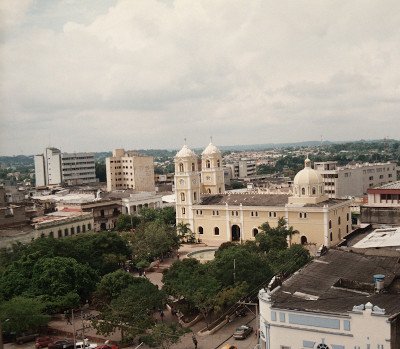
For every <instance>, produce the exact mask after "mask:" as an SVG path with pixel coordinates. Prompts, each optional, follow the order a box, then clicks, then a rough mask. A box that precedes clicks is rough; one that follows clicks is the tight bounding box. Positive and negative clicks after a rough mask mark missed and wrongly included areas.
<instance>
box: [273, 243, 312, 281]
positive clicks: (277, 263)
mask: <svg viewBox="0 0 400 349" xmlns="http://www.w3.org/2000/svg"><path fill="white" fill-rule="evenodd" d="M267 257H268V260H269V261H270V264H271V267H272V269H273V270H274V274H281V275H284V276H287V275H290V274H292V273H294V272H295V271H297V270H299V269H300V268H301V267H303V266H304V265H306V264H307V263H308V262H309V261H310V260H311V256H310V252H309V251H308V250H307V249H306V248H304V246H302V245H298V244H294V245H292V246H290V247H289V248H288V249H285V250H271V251H270V252H269V253H268V255H267Z"/></svg>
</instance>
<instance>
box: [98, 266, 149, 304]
mask: <svg viewBox="0 0 400 349" xmlns="http://www.w3.org/2000/svg"><path fill="white" fill-rule="evenodd" d="M137 279H138V278H135V277H134V276H133V275H131V274H129V273H127V272H125V271H123V270H121V269H120V270H117V271H114V272H112V273H109V274H106V275H104V276H103V277H102V278H101V280H100V282H99V283H98V284H97V287H96V291H95V292H94V295H93V297H94V299H95V302H96V303H98V304H99V305H100V306H103V305H105V304H109V303H110V302H111V301H112V300H113V299H116V298H118V296H119V295H120V294H121V292H122V291H123V290H124V289H126V288H127V287H129V286H130V285H133V284H135V283H136V282H137ZM140 280H142V279H140Z"/></svg>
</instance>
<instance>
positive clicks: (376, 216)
mask: <svg viewBox="0 0 400 349" xmlns="http://www.w3.org/2000/svg"><path fill="white" fill-rule="evenodd" d="M367 193H368V202H367V203H365V204H363V205H361V207H360V213H361V216H360V221H361V222H363V223H372V224H389V225H398V226H400V181H396V182H393V183H388V184H384V185H382V186H379V187H376V188H370V189H368V190H367Z"/></svg>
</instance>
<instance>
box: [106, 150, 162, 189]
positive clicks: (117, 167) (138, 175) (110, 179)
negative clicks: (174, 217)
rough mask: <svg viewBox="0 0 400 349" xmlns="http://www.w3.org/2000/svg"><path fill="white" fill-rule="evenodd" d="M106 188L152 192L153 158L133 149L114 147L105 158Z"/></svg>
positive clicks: (153, 187)
mask: <svg viewBox="0 0 400 349" xmlns="http://www.w3.org/2000/svg"><path fill="white" fill-rule="evenodd" d="M106 171H107V190H108V191H112V190H124V189H133V190H135V191H146V192H154V191H155V184H154V160H153V157H151V156H143V155H140V154H138V153H137V152H135V151H125V150H124V149H115V150H114V151H113V154H112V156H111V157H109V158H106Z"/></svg>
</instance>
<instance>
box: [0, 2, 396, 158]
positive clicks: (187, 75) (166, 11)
mask: <svg viewBox="0 0 400 349" xmlns="http://www.w3.org/2000/svg"><path fill="white" fill-rule="evenodd" d="M399 23H400V2H399V1H398V0H385V1H381V0H377V1H369V0H358V1H356V0H337V1H321V0H315V1H307V0H303V1H295V0H292V1H285V0H282V1H281V0H279V1H276V0H275V1H268V0H241V1H236V0H198V1H193V0H96V1H93V0H1V1H0V155H17V154H27V155H28V154H37V153H42V152H43V151H44V148H45V147H48V146H54V147H58V148H60V149H61V150H62V151H65V152H72V151H110V150H112V149H114V148H120V147H122V148H125V149H148V148H155V149H160V148H172V149H177V148H180V147H181V146H182V145H183V144H184V142H185V141H184V139H186V143H187V144H188V145H189V146H190V147H205V146H206V145H207V144H208V143H209V141H210V136H212V137H213V143H214V144H216V145H237V144H261V143H283V142H298V141H307V140H320V139H321V137H322V139H324V140H331V141H343V140H358V139H382V138H384V137H388V138H394V139H399V138H400V136H399V135H400V69H399V62H400V30H399Z"/></svg>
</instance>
